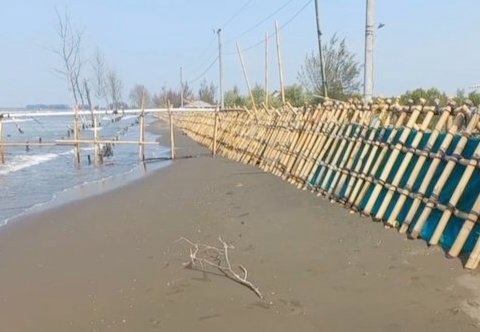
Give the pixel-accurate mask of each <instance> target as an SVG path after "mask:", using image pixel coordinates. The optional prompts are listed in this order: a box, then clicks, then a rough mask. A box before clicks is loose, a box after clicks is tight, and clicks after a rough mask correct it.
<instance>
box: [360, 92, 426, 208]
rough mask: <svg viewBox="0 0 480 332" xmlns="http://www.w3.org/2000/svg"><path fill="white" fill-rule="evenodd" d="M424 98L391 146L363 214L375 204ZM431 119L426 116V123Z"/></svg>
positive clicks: (423, 102)
mask: <svg viewBox="0 0 480 332" xmlns="http://www.w3.org/2000/svg"><path fill="white" fill-rule="evenodd" d="M424 104H425V100H423V101H422V106H421V107H414V108H413V112H412V114H411V115H410V118H409V119H408V122H407V124H406V126H405V127H404V128H403V131H402V134H401V135H400V138H399V139H398V142H397V144H395V147H394V148H393V150H392V152H391V154H390V156H389V157H388V160H387V164H386V165H385V166H384V167H383V170H382V173H381V174H380V178H379V182H380V183H379V184H376V185H375V187H374V189H373V192H372V194H371V195H370V198H369V199H368V201H367V204H366V205H365V207H364V208H363V213H365V214H370V213H371V210H372V208H373V205H374V204H375V202H376V200H377V198H378V195H379V194H380V191H381V190H382V188H383V185H382V183H385V182H386V181H387V178H388V176H389V175H390V173H391V171H392V169H393V166H394V164H395V161H396V160H397V158H398V156H399V155H400V151H401V149H402V147H403V146H404V145H405V142H406V141H407V138H408V136H409V135H410V132H411V130H412V128H413V126H414V124H415V123H416V121H417V118H418V116H419V115H420V112H421V110H422V108H423V107H424ZM431 119H432V116H430V117H429V118H428V124H429V123H430V120H431ZM428 124H427V125H428ZM372 176H375V173H372ZM363 196H364V195H361V196H359V197H360V198H363Z"/></svg>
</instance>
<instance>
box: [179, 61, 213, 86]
mask: <svg viewBox="0 0 480 332" xmlns="http://www.w3.org/2000/svg"><path fill="white" fill-rule="evenodd" d="M217 61H218V56H217V57H216V58H215V60H213V61H212V63H211V64H210V65H209V66H208V67H207V69H205V70H204V71H203V72H202V73H201V74H200V75H198V76H197V77H195V78H194V79H192V80H189V81H187V83H190V84H191V83H194V82H196V81H198V80H199V79H201V78H202V77H204V76H205V74H207V73H208V72H209V71H210V69H212V67H213V66H214V65H215V64H216V63H217Z"/></svg>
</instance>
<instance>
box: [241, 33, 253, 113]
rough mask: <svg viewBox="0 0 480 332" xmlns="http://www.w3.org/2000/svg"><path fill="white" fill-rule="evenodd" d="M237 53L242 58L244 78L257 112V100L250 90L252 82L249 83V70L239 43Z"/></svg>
mask: <svg viewBox="0 0 480 332" xmlns="http://www.w3.org/2000/svg"><path fill="white" fill-rule="evenodd" d="M237 51H238V56H239V57H240V62H241V63H242V69H243V76H244V77H245V83H247V89H248V94H249V95H250V99H251V101H252V105H253V110H254V111H255V112H256V111H257V106H256V105H255V99H254V98H253V94H252V89H251V88H250V82H249V81H248V75H247V69H246V68H245V62H244V61H243V55H242V51H241V50H240V44H239V43H238V42H237Z"/></svg>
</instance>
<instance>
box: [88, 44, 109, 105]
mask: <svg viewBox="0 0 480 332" xmlns="http://www.w3.org/2000/svg"><path fill="white" fill-rule="evenodd" d="M91 65H92V69H93V82H94V84H93V87H94V95H95V98H97V102H99V101H100V100H102V99H105V101H106V104H107V105H108V94H107V82H106V77H105V76H106V70H107V68H106V64H105V58H104V56H103V54H102V51H101V50H100V48H99V47H97V48H96V49H95V52H94V53H93V57H92V60H91Z"/></svg>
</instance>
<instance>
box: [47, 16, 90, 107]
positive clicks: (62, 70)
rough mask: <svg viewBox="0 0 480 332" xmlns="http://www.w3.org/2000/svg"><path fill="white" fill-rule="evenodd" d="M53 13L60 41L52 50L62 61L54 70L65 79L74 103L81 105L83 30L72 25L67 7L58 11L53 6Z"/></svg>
mask: <svg viewBox="0 0 480 332" xmlns="http://www.w3.org/2000/svg"><path fill="white" fill-rule="evenodd" d="M55 13H56V15H57V23H56V27H55V31H56V33H57V36H58V37H59V39H60V43H59V46H58V47H57V48H55V49H53V52H54V53H55V54H57V55H58V56H59V57H60V59H61V61H62V66H61V67H59V68H56V69H55V72H56V73H57V74H58V75H59V76H60V77H62V78H63V79H64V80H65V81H66V83H67V86H68V90H69V91H70V92H71V93H72V94H73V99H74V100H75V103H76V104H78V103H79V101H80V102H81V104H82V106H83V104H84V95H83V89H82V86H81V84H80V83H79V82H80V75H81V70H82V66H83V63H84V62H83V61H82V58H81V44H82V36H83V32H81V31H78V30H77V29H76V28H75V27H74V26H73V25H72V22H71V18H70V15H69V13H68V11H67V9H65V10H64V11H63V13H60V12H59V10H58V8H55Z"/></svg>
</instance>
